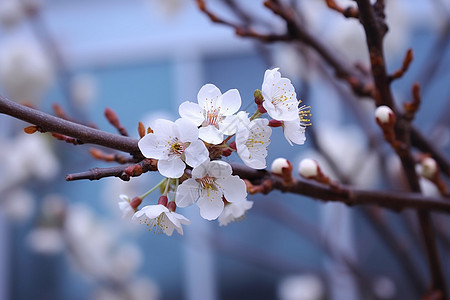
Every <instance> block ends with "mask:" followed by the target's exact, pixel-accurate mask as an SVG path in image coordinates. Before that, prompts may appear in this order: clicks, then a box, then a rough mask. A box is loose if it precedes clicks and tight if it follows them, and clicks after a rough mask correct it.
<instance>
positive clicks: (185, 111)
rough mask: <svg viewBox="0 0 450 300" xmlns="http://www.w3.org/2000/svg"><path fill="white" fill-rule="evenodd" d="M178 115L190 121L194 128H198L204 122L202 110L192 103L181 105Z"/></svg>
mask: <svg viewBox="0 0 450 300" xmlns="http://www.w3.org/2000/svg"><path fill="white" fill-rule="evenodd" d="M178 113H179V114H180V116H181V117H182V118H184V119H188V120H190V121H192V122H193V123H194V124H195V125H196V126H200V125H201V124H202V123H203V121H204V120H205V117H204V115H203V109H202V108H201V107H200V106H199V105H198V104H197V103H194V102H189V101H186V102H183V103H181V105H180V107H179V108H178Z"/></svg>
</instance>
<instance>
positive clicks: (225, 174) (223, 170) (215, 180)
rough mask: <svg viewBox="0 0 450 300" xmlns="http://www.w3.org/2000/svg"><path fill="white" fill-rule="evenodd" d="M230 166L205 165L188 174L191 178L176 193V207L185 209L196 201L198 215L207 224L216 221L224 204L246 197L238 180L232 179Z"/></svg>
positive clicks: (221, 164) (212, 163) (224, 163)
mask: <svg viewBox="0 0 450 300" xmlns="http://www.w3.org/2000/svg"><path fill="white" fill-rule="evenodd" d="M231 173H232V170H231V166H230V165H229V164H228V163H226V162H223V161H209V160H207V161H205V162H204V163H202V164H201V165H200V166H198V167H196V168H194V169H193V170H192V178H189V179H187V180H185V181H184V182H183V183H182V184H181V185H180V186H179V187H178V189H177V195H176V200H175V202H176V204H177V206H179V207H186V206H189V205H191V204H193V203H195V202H196V201H197V200H198V201H197V206H198V207H199V208H200V215H201V216H202V217H203V218H204V219H207V220H214V219H217V217H219V215H220V214H221V213H222V211H223V208H224V201H223V199H225V200H226V201H228V202H230V203H233V202H237V201H244V200H245V198H246V197H247V190H246V187H245V183H244V181H243V180H242V179H240V178H239V176H232V175H231Z"/></svg>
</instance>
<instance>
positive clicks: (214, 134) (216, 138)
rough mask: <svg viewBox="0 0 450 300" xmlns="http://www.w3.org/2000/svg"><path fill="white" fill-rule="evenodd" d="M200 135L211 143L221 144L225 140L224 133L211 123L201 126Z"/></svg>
mask: <svg viewBox="0 0 450 300" xmlns="http://www.w3.org/2000/svg"><path fill="white" fill-rule="evenodd" d="M198 137H199V138H201V139H202V140H204V141H205V142H207V143H210V144H214V145H217V144H220V143H222V142H223V134H222V133H221V132H220V131H219V129H217V128H216V127H214V126H212V125H209V126H206V127H200V128H199V130H198Z"/></svg>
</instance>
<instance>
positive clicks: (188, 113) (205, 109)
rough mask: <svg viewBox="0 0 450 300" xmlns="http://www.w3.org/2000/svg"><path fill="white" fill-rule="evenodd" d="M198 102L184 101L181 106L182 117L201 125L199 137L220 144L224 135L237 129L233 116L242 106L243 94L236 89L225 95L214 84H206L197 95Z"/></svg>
mask: <svg viewBox="0 0 450 300" xmlns="http://www.w3.org/2000/svg"><path fill="white" fill-rule="evenodd" d="M197 100H198V104H197V103H193V102H189V101H186V102H183V103H181V105H180V107H179V110H178V111H179V113H180V116H181V117H182V118H185V119H188V120H191V121H192V122H194V123H195V125H197V126H200V125H201V127H200V129H199V137H200V138H201V139H202V140H204V141H205V142H207V143H210V144H220V143H221V142H222V141H223V136H224V135H231V134H234V133H235V131H236V126H235V122H234V121H235V118H236V116H233V114H234V113H236V112H237V111H238V110H239V108H240V107H241V96H240V95H239V91H238V90H236V89H232V90H229V91H227V92H225V93H224V94H223V95H222V93H221V92H220V90H219V89H218V88H217V87H216V86H215V85H213V84H205V85H204V86H203V87H202V88H201V89H200V91H199V92H198V95H197Z"/></svg>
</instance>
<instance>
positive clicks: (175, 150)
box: [170, 138, 186, 155]
mask: <svg viewBox="0 0 450 300" xmlns="http://www.w3.org/2000/svg"><path fill="white" fill-rule="evenodd" d="M185 149H186V147H185V145H184V143H183V142H182V141H180V140H178V138H175V139H174V140H173V141H172V144H171V145H170V151H171V152H172V154H178V155H181V154H183V152H184V150H185Z"/></svg>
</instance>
